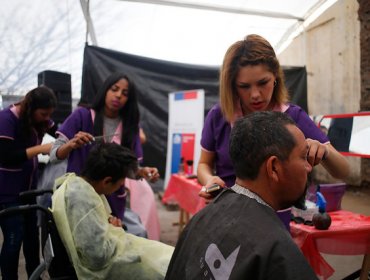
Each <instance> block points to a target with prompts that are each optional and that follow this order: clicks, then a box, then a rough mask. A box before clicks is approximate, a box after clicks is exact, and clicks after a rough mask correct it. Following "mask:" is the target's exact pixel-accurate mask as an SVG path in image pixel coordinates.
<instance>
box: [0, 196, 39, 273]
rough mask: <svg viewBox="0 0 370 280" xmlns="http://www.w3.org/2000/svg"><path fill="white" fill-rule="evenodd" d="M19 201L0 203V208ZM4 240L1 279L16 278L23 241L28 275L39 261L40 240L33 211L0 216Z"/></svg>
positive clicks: (0, 264) (16, 204) (15, 204)
mask: <svg viewBox="0 0 370 280" xmlns="http://www.w3.org/2000/svg"><path fill="white" fill-rule="evenodd" d="M18 205H20V204H19V203H4V204H0V210H3V209H6V208H9V207H13V206H18ZM0 227H1V230H2V232H3V236H4V242H3V245H2V248H1V254H0V267H1V275H2V279H3V280H13V279H18V263H19V253H20V249H21V246H22V242H23V254H24V257H25V261H26V271H27V275H28V277H29V276H31V274H32V272H33V271H34V270H35V269H36V267H37V266H38V265H39V263H40V241H39V232H38V227H37V216H36V213H35V211H30V213H27V214H25V215H11V216H8V217H5V218H0Z"/></svg>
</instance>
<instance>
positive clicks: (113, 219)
mask: <svg viewBox="0 0 370 280" xmlns="http://www.w3.org/2000/svg"><path fill="white" fill-rule="evenodd" d="M108 222H109V223H110V224H111V225H113V226H115V227H122V221H121V219H118V218H117V217H114V216H110V217H109V218H108Z"/></svg>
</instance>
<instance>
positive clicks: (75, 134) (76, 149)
mask: <svg viewBox="0 0 370 280" xmlns="http://www.w3.org/2000/svg"><path fill="white" fill-rule="evenodd" d="M56 134H57V135H58V139H57V141H56V142H55V143H54V146H53V148H52V152H51V160H52V161H53V160H55V159H59V160H63V159H66V158H68V164H67V172H75V173H77V174H80V173H81V170H82V167H83V165H84V163H85V161H86V158H87V155H88V153H89V151H90V149H91V147H92V145H91V144H92V143H93V142H94V140H95V138H94V136H95V137H97V136H103V137H102V139H101V140H103V141H104V142H114V143H117V144H119V145H122V146H125V147H127V148H129V149H131V150H133V151H134V152H135V154H136V156H137V157H138V160H139V161H140V160H142V156H143V151H142V147H141V143H140V136H139V108H138V103H137V97H136V90H135V86H134V84H133V82H132V81H131V80H130V79H129V78H128V77H127V76H126V75H124V74H121V73H113V74H112V75H110V76H109V77H108V78H107V79H106V80H105V81H104V83H103V85H102V87H101V88H100V89H99V91H98V93H97V95H96V97H95V100H94V102H93V104H92V106H91V108H86V107H79V108H77V109H76V110H75V111H74V112H73V113H72V114H71V115H70V116H69V117H68V118H67V119H66V120H65V122H64V123H63V124H62V125H61V127H60V128H59V129H58V131H57V133H56ZM138 175H139V176H140V177H144V178H146V179H148V180H150V181H155V180H157V179H158V178H159V174H158V170H157V168H153V167H144V168H140V169H139V174H138ZM107 199H108V201H109V204H110V206H111V208H112V214H113V215H114V216H116V217H118V218H120V219H121V220H122V219H123V215H124V209H125V199H126V198H125V189H124V186H122V187H121V188H120V189H119V190H118V191H116V192H115V193H113V194H112V195H110V196H108V197H107ZM148 235H149V238H152V239H157V236H155V237H153V236H150V232H148Z"/></svg>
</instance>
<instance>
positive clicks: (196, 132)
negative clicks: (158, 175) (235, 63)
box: [164, 89, 204, 188]
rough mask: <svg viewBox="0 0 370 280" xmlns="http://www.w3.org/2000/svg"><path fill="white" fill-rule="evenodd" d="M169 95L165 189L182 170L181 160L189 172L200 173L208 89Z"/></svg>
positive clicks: (186, 171)
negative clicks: (170, 180) (205, 94)
mask: <svg viewBox="0 0 370 280" xmlns="http://www.w3.org/2000/svg"><path fill="white" fill-rule="evenodd" d="M168 98H169V102H168V104H169V110H168V112H169V113H168V140H167V162H166V176H165V182H164V186H165V188H166V187H167V183H168V180H169V179H170V177H171V174H173V173H178V172H179V168H180V169H181V167H180V163H183V169H184V170H183V171H184V172H185V173H186V174H188V175H190V174H195V172H196V168H197V166H198V160H199V156H200V138H201V134H202V129H203V122H204V90H202V89H198V90H188V91H179V92H171V93H170V94H169V95H168ZM180 171H181V170H180Z"/></svg>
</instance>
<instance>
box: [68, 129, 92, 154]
mask: <svg viewBox="0 0 370 280" xmlns="http://www.w3.org/2000/svg"><path fill="white" fill-rule="evenodd" d="M93 141H94V136H92V135H91V134H90V133H87V132H84V131H79V132H77V134H75V136H74V137H73V138H72V139H71V140H69V141H68V142H67V145H68V146H69V147H70V148H71V149H72V150H75V149H78V148H81V147H83V146H85V145H87V144H91V143H92V142H93Z"/></svg>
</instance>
